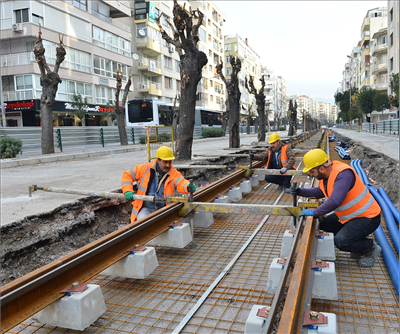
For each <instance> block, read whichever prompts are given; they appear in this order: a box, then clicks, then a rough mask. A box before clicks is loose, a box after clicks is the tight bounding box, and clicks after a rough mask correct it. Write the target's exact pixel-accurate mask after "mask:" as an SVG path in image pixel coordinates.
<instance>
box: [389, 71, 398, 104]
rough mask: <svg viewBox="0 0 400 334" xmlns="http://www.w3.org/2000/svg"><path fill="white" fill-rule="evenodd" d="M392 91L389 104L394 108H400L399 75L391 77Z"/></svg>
mask: <svg viewBox="0 0 400 334" xmlns="http://www.w3.org/2000/svg"><path fill="white" fill-rule="evenodd" d="M390 89H391V91H392V94H390V95H389V103H390V104H391V105H392V106H393V107H397V108H398V107H399V73H395V74H392V75H390Z"/></svg>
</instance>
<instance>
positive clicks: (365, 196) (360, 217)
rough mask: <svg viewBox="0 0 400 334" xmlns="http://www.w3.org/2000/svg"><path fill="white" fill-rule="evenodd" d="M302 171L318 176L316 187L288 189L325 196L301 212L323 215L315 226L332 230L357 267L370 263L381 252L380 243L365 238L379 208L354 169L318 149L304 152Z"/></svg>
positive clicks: (378, 219)
mask: <svg viewBox="0 0 400 334" xmlns="http://www.w3.org/2000/svg"><path fill="white" fill-rule="evenodd" d="M303 161H304V165H305V167H304V169H303V172H304V173H306V172H309V174H310V176H311V177H315V178H316V179H318V180H319V187H316V188H308V189H306V188H299V187H296V188H294V187H293V186H292V187H291V189H290V193H291V194H292V195H295V194H296V195H299V196H303V197H315V198H323V197H325V198H326V199H327V200H326V202H324V203H323V204H322V205H321V206H319V207H318V208H317V209H315V210H313V209H305V210H303V211H302V212H301V216H314V217H318V216H323V215H326V214H328V213H331V212H332V211H334V213H331V214H328V215H327V216H325V217H324V218H323V220H322V221H320V225H319V229H320V230H324V231H326V232H332V233H333V234H334V236H335V237H334V241H335V246H336V247H337V248H338V249H340V250H342V251H344V252H350V256H351V257H359V258H360V259H359V261H358V263H359V265H360V266H361V267H371V266H373V265H374V264H375V261H376V259H377V257H378V256H379V254H380V253H381V247H379V245H378V244H376V243H375V242H374V241H373V240H372V239H369V238H367V236H368V235H369V234H371V233H372V232H374V231H375V230H376V229H377V228H378V227H379V224H380V222H381V217H380V213H381V208H380V206H379V205H378V203H377V202H376V201H375V199H374V197H373V196H372V195H371V193H370V192H369V191H368V189H367V187H366V186H365V185H364V183H363V182H362V181H361V179H360V177H359V176H358V175H357V173H356V171H355V170H354V169H353V168H351V167H350V166H349V165H347V164H345V163H343V162H340V161H335V160H334V161H332V162H331V161H330V160H329V157H328V155H327V154H326V153H325V152H324V151H323V150H321V149H314V150H311V151H309V152H307V153H306V154H305V155H304V157H303Z"/></svg>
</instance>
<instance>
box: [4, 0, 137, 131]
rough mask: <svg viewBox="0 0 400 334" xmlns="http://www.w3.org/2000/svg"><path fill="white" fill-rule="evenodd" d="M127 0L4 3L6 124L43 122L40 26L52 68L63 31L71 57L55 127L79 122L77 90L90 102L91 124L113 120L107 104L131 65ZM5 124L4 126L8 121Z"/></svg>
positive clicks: (63, 72)
mask: <svg viewBox="0 0 400 334" xmlns="http://www.w3.org/2000/svg"><path fill="white" fill-rule="evenodd" d="M130 15H131V11H130V8H129V2H128V1H118V2H115V1H110V0H102V1H100V0H94V1H88V0H65V1H63V0H60V1H48V0H36V1H34V0H32V1H18V0H14V1H7V0H5V1H2V2H1V40H0V41H1V45H2V47H1V49H0V50H1V51H0V54H1V65H2V71H1V86H2V87H1V92H2V94H1V97H2V101H1V102H2V104H3V103H4V104H5V105H6V108H5V120H6V124H5V125H6V126H12V127H21V126H40V125H41V122H40V97H41V94H42V87H41V86H40V70H39V66H38V64H37V62H36V60H35V58H34V54H33V51H32V49H33V45H34V42H35V40H36V37H35V36H37V35H38V30H39V23H40V25H41V31H42V39H43V44H44V47H45V49H46V53H45V56H46V60H47V62H48V64H49V65H50V68H51V69H52V68H53V65H54V64H55V60H56V47H57V46H58V45H59V35H62V36H63V43H64V45H65V48H66V52H67V54H66V58H65V60H64V62H63V63H62V64H61V66H60V70H59V76H60V78H61V80H62V82H61V83H60V84H59V86H58V91H57V94H56V103H55V105H54V107H53V109H54V112H53V115H54V124H55V125H56V126H64V125H78V123H79V122H78V121H79V120H78V119H77V118H76V117H75V116H74V114H73V113H72V112H71V111H72V107H71V104H70V102H71V101H72V96H73V95H74V94H78V93H79V94H81V95H82V96H83V97H84V98H86V99H87V101H88V107H87V115H86V119H85V122H84V123H85V124H86V125H102V126H105V125H111V123H112V122H111V119H110V117H107V112H106V109H107V108H105V106H106V105H107V104H108V103H109V101H112V100H114V98H115V90H116V88H115V87H116V80H115V78H116V74H117V70H118V69H120V70H121V71H122V73H123V82H124V83H125V82H126V80H127V78H128V74H129V68H130V67H132V57H131V30H130V28H129V27H128V26H126V25H124V24H122V23H121V22H119V21H117V18H121V17H130ZM3 126H4V125H3Z"/></svg>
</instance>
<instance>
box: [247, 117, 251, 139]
mask: <svg viewBox="0 0 400 334" xmlns="http://www.w3.org/2000/svg"><path fill="white" fill-rule="evenodd" d="M250 126H251V115H250V113H249V116H248V117H247V121H246V128H247V134H248V135H249V134H250Z"/></svg>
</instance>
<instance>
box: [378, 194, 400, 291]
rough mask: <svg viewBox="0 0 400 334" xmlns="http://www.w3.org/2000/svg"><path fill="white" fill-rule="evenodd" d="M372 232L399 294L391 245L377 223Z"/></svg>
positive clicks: (397, 264)
mask: <svg viewBox="0 0 400 334" xmlns="http://www.w3.org/2000/svg"><path fill="white" fill-rule="evenodd" d="M374 191H375V190H374ZM375 192H376V191H375ZM374 234H375V238H376V241H377V242H378V244H379V246H381V248H382V255H383V259H384V260H385V263H386V267H387V269H388V271H389V275H390V277H391V278H392V281H393V284H394V286H395V287H396V290H397V294H399V260H397V258H396V256H395V255H394V253H393V250H392V247H391V246H390V244H389V242H388V241H387V239H386V236H385V232H383V229H382V226H380V225H379V227H378V228H377V229H376V230H375V232H374Z"/></svg>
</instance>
